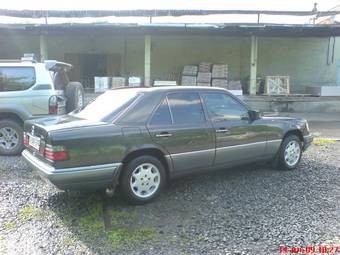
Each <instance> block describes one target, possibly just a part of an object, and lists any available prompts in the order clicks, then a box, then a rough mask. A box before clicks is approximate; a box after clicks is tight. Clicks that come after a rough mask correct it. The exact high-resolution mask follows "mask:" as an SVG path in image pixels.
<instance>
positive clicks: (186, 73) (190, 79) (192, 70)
mask: <svg viewBox="0 0 340 255" xmlns="http://www.w3.org/2000/svg"><path fill="white" fill-rule="evenodd" d="M197 72H198V67H197V66H195V65H186V66H184V67H183V71H182V80H181V84H182V85H185V86H195V85H196V81H197V79H196V76H197Z"/></svg>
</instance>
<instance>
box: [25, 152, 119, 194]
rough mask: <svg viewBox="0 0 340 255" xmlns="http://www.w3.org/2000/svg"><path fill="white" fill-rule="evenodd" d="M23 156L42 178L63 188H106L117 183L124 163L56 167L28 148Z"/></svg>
mask: <svg viewBox="0 0 340 255" xmlns="http://www.w3.org/2000/svg"><path fill="white" fill-rule="evenodd" d="M22 156H23V157H24V159H25V160H26V162H27V163H28V164H29V166H30V167H31V168H32V169H34V170H35V171H36V172H37V173H38V174H39V175H40V177H41V178H42V179H44V180H47V181H49V182H51V183H52V184H54V185H55V186H56V187H57V188H59V189H61V190H90V189H105V188H108V187H110V186H112V185H114V184H115V183H117V180H118V177H119V173H120V170H121V167H122V163H113V164H104V165H94V166H84V167H74V168H64V169H55V168H54V167H52V166H50V165H48V164H46V163H45V162H43V161H41V160H40V159H38V158H36V157H35V156H34V155H33V154H32V153H31V152H29V151H28V150H24V151H23V153H22Z"/></svg>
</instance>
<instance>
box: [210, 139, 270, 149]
mask: <svg viewBox="0 0 340 255" xmlns="http://www.w3.org/2000/svg"><path fill="white" fill-rule="evenodd" d="M265 143H267V141H264V142H255V143H245V144H238V145H230V146H225V147H219V148H216V150H225V149H232V148H236V147H245V146H251V145H259V144H265Z"/></svg>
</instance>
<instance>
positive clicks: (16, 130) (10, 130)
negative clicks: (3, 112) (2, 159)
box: [0, 119, 24, 155]
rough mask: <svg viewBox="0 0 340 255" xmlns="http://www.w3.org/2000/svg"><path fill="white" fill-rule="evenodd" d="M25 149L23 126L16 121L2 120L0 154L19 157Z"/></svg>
mask: <svg viewBox="0 0 340 255" xmlns="http://www.w3.org/2000/svg"><path fill="white" fill-rule="evenodd" d="M23 149H24V142H23V128H22V126H21V125H20V124H19V123H18V122H16V121H14V120H10V119H3V120H0V154H1V155H18V154H19V153H21V152H22V150H23Z"/></svg>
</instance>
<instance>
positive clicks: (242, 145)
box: [166, 139, 282, 157]
mask: <svg viewBox="0 0 340 255" xmlns="http://www.w3.org/2000/svg"><path fill="white" fill-rule="evenodd" d="M281 141H282V139H276V140H270V141H264V142H255V143H245V144H238V145H231V146H225V147H219V148H216V150H224V149H229V148H236V147H244V146H251V145H258V144H265V143H273V142H281ZM214 150H215V149H207V150H199V151H188V152H181V153H174V154H170V155H166V156H168V157H170V156H180V155H187V154H194V153H202V152H210V151H214Z"/></svg>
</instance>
